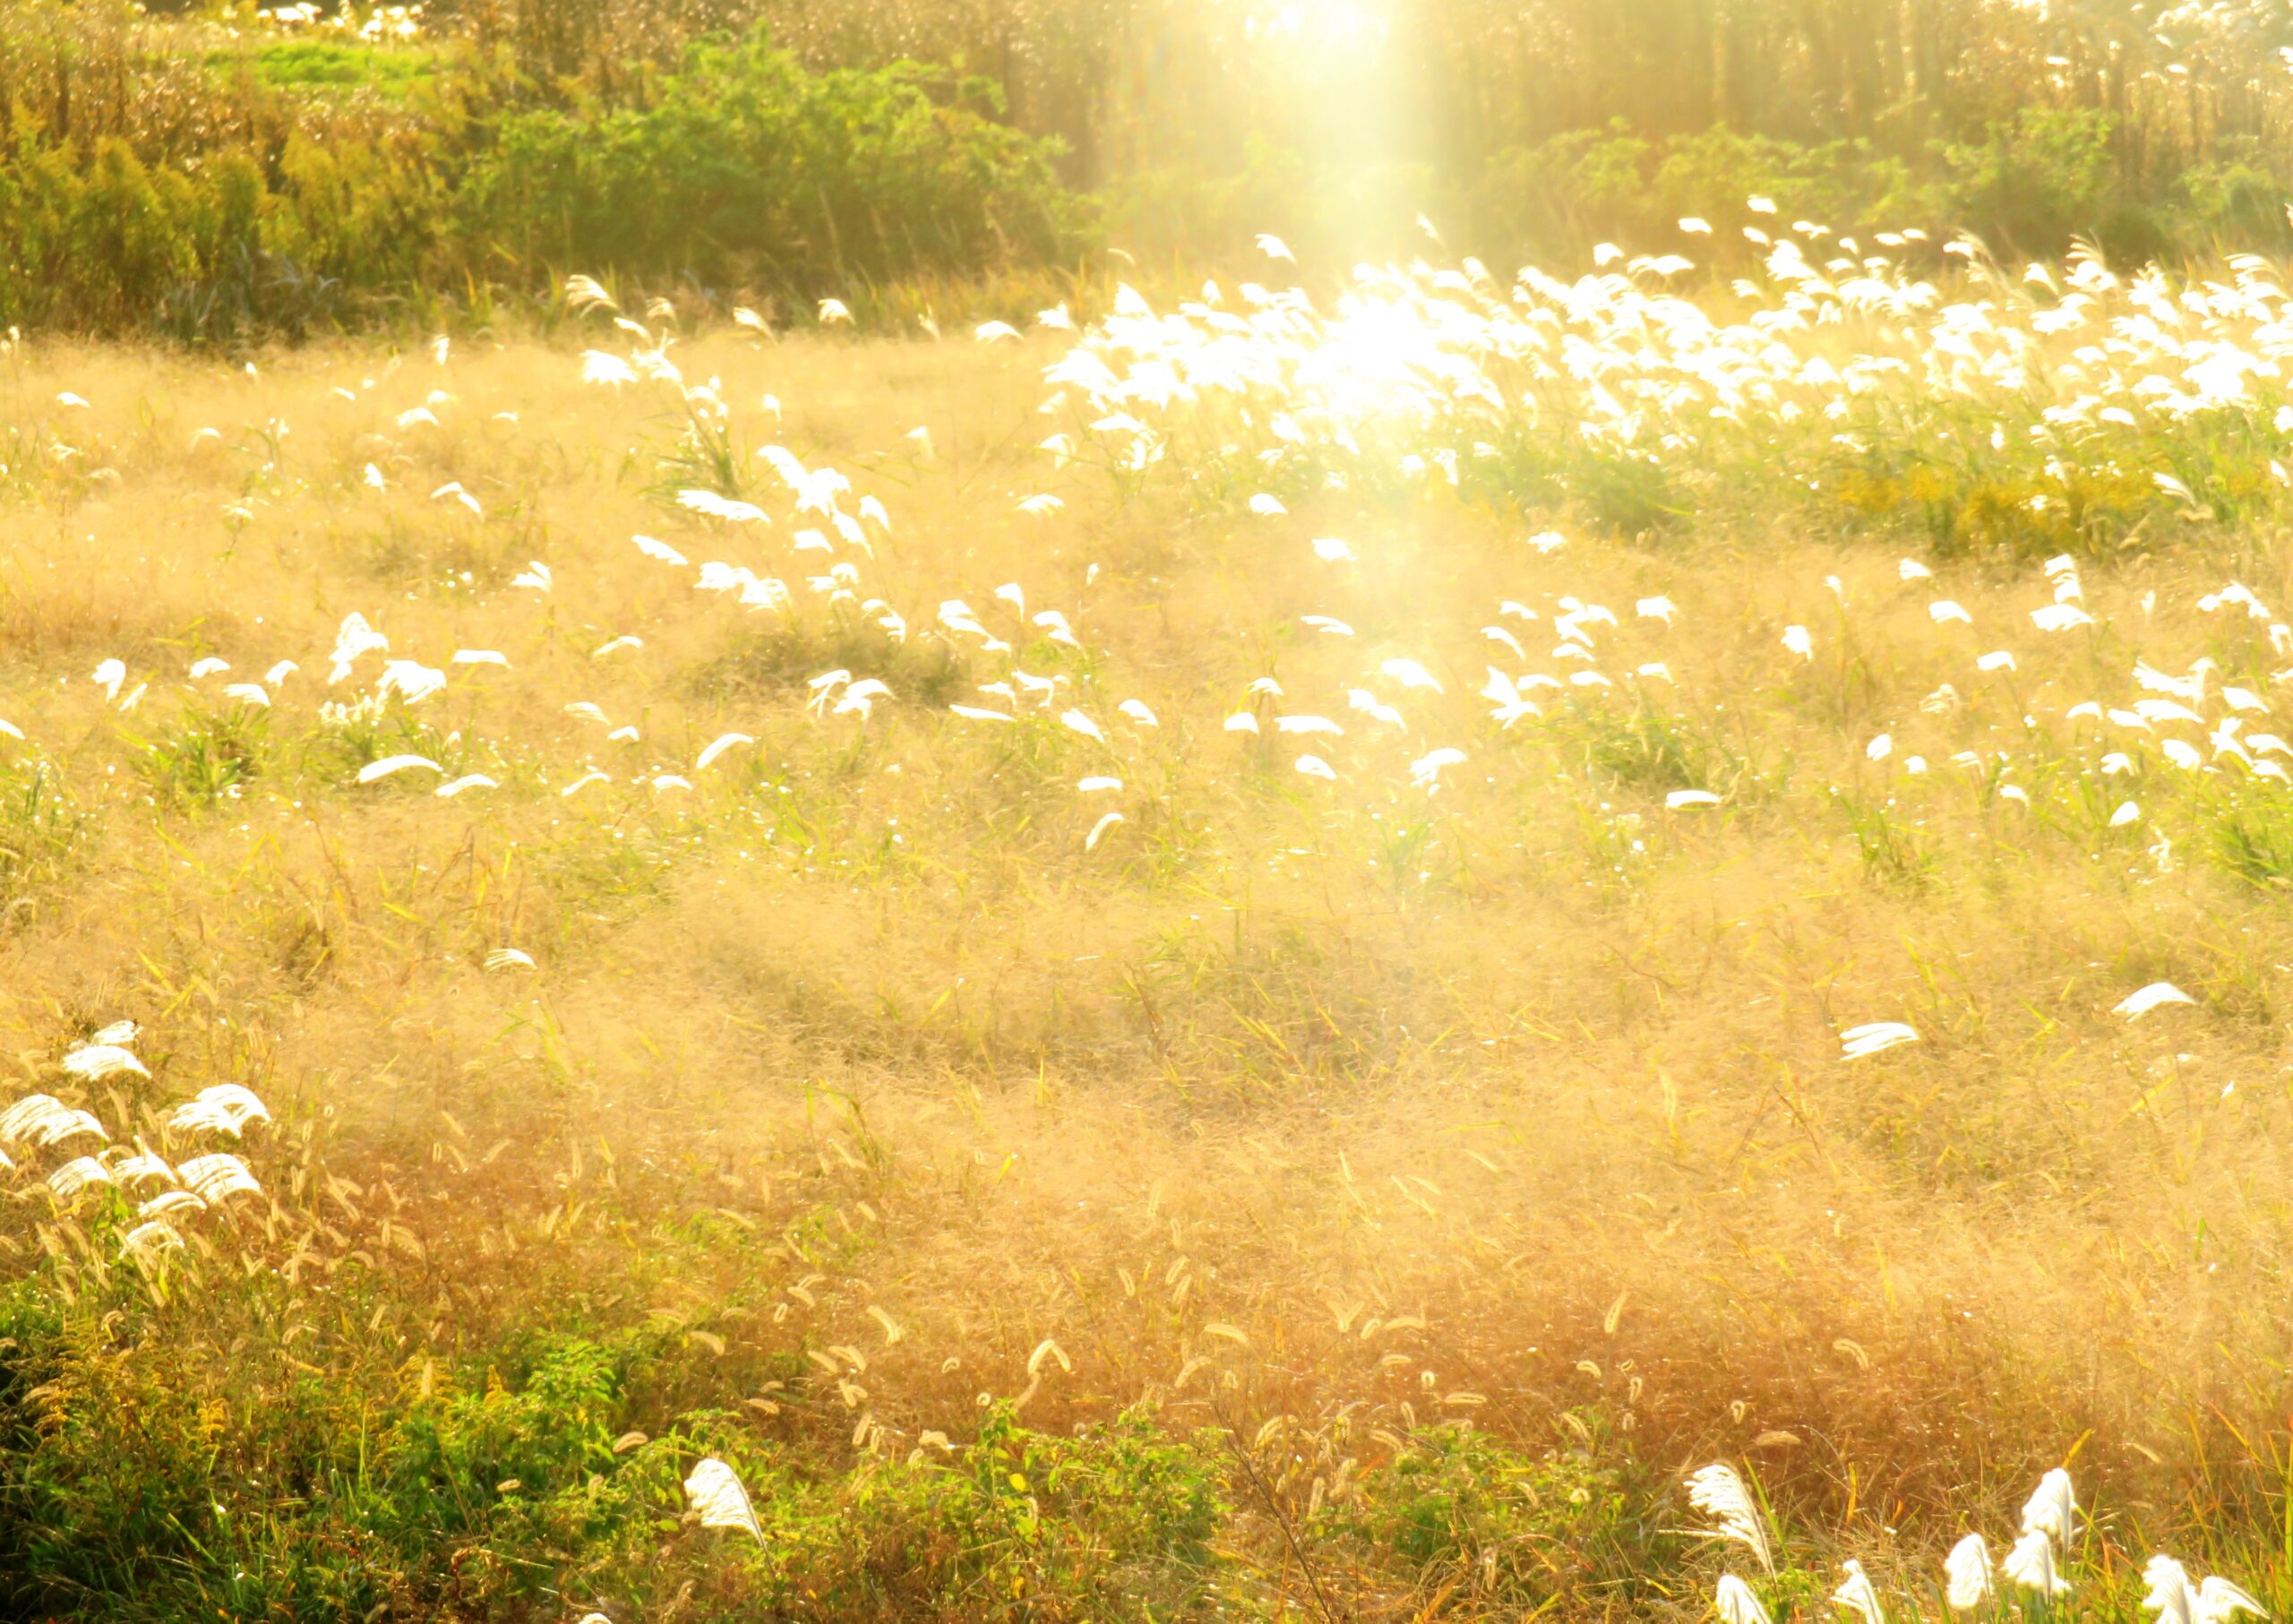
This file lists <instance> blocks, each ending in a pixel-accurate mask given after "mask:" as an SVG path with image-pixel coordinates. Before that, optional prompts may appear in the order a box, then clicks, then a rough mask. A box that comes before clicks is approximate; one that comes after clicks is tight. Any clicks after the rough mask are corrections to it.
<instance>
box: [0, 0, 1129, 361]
mask: <svg viewBox="0 0 2293 1624" xmlns="http://www.w3.org/2000/svg"><path fill="white" fill-rule="evenodd" d="M994 98H995V91H994V90H993V87H992V85H991V84H989V83H988V82H984V81H978V80H959V79H958V77H957V76H955V75H953V74H950V73H947V72H945V71H942V70H936V69H932V68H928V67H924V66H920V65H917V64H908V63H899V64H891V65H889V66H886V67H883V68H880V69H877V70H860V69H854V70H846V71H838V72H830V73H807V72H805V71H804V70H803V69H802V68H801V67H799V66H798V65H797V64H796V63H795V61H794V58H793V57H791V56H789V55H787V54H786V52H783V51H780V50H777V49H775V48H774V47H772V45H771V44H770V43H769V40H768V39H767V38H766V37H765V36H764V35H763V34H762V33H761V32H759V33H755V34H751V35H750V36H748V37H746V38H745V39H740V40H736V41H721V42H711V41H702V42H699V43H696V44H694V45H693V46H691V47H689V49H687V50H686V51H684V52H683V54H682V55H681V56H678V57H677V58H676V59H675V60H674V61H673V62H672V63H671V64H668V65H666V66H664V67H659V68H652V67H649V66H648V68H646V69H645V71H643V72H642V73H641V74H639V75H637V76H636V77H635V78H634V81H633V82H631V83H630V84H627V85H625V86H623V87H622V88H621V89H620V90H619V91H618V92H617V93H616V94H614V95H613V96H610V97H603V96H597V95H592V94H588V93H577V94H568V95H544V94H541V93H539V92H538V90H537V87H534V86H533V85H532V84H531V83H530V82H528V81H526V80H524V79H522V78H521V77H520V75H519V74H518V73H517V72H516V71H515V69H514V67H512V66H511V64H509V63H508V61H507V60H506V59H502V58H497V57H492V56H487V55H485V54H484V53H482V52H480V51H479V50H478V49H477V47H474V46H472V45H469V44H468V43H466V42H458V43H453V44H451V45H446V46H437V47H418V48H409V49H408V51H405V52H399V51H394V50H390V49H384V48H380V47H366V46H356V45H333V44H329V43H326V42H304V41H291V40H290V41H288V42H286V43H284V44H280V45H271V46H260V47H236V48H229V49H225V48H219V47H205V46H197V45H195V43H194V44H186V43H185V40H184V39H180V38H178V37H177V36H176V35H175V34H172V33H168V32H164V31H159V30H151V29H148V28H145V27H142V26H141V25H139V24H138V23H136V22H135V21H133V20H132V19H130V18H128V17H127V16H126V15H125V14H124V13H111V12H107V11H103V10H94V11H89V12H82V11H81V10H78V9H76V8H62V9H56V8H50V7H44V6H43V7H34V8H29V9H27V10H25V11H22V12H21V13H16V14H14V15H12V16H11V17H10V18H8V19H7V20H5V21H4V22H0V106H4V107H6V109H7V116H6V121H5V127H4V131H0V324H6V325H13V326H20V327H26V328H31V327H39V328H57V327H71V328H82V329H93V330H97V331H132V330H140V329H149V328H156V329H157V330H158V331H160V332H163V333H166V334H168V335H171V336H174V337H176V338H179V339H195V340H228V339H236V338H244V337H251V336H255V335H278V336H285V337H288V338H294V337H299V336H302V335H305V334H308V333H310V332H312V331H318V330H323V329H327V328H332V327H340V326H345V325H356V324H359V323H362V322H374V321H382V322H390V321H391V320H393V319H397V320H401V321H403V320H408V319H422V320H428V319H432V318H434V317H435V316H436V315H437V314H439V310H440V306H441V305H442V302H443V303H455V304H459V305H462V306H463V307H465V308H466V309H468V310H471V311H475V312H477V314H481V315H482V314H484V312H485V310H486V309H487V308H489V307H490V305H491V303H492V301H493V300H494V298H495V297H497V296H502V295H511V296H535V295H541V294H545V292H546V291H547V289H548V288H549V287H550V286H551V283H552V278H553V276H554V274H557V273H560V272H562V271H563V270H564V269H566V268H567V267H569V266H573V265H584V266H590V267H598V268H604V269H605V270H607V271H613V272H618V273H621V274H625V275H628V276H631V277H639V278H644V279H649V280H651V281H652V282H654V283H655V284H657V285H659V286H662V287H674V288H683V289H685V290H687V291H689V292H690V293H691V294H693V295H695V296H698V297H700V299H701V300H702V301H703V302H713V303H715V304H716V305H718V306H719V307H720V308H729V306H730V305H732V304H733V303H735V302H738V300H740V299H748V300H752V301H755V302H757V303H760V304H762V305H767V306H768V307H775V308H786V307H788V306H791V305H793V306H794V307H795V308H798V309H801V310H804V311H809V310H810V308H811V306H812V302H813V301H814V300H816V299H818V298H820V297H821V296H824V295H828V294H830V293H836V294H840V295H842V296H845V297H846V298H855V297H856V296H857V290H862V289H865V288H870V287H872V286H876V285H880V284H888V283H897V282H901V281H906V280H915V279H923V280H927V281H928V280H930V279H941V280H944V281H950V282H952V281H955V280H958V279H968V280H974V281H976V280H979V279H989V280H990V281H992V278H993V277H994V276H995V275H997V274H998V273H1002V272H1008V271H1014V270H1020V271H1032V272H1034V273H1035V275H1036V277H1037V278H1038V281H1039V282H1040V280H1041V279H1042V277H1043V275H1044V274H1045V273H1046V272H1047V271H1055V269H1056V268H1057V267H1059V266H1060V265H1061V264H1064V263H1066V262H1068V261H1069V259H1070V258H1071V256H1072V255H1073V254H1074V253H1076V252H1078V250H1079V248H1080V246H1081V245H1082V243H1083V241H1084V235H1085V226H1086V213H1085V211H1084V210H1083V208H1082V206H1081V204H1080V203H1079V202H1078V200H1076V199H1075V198H1074V197H1072V196H1071V195H1070V194H1069V193H1066V192H1065V191H1063V190H1062V189H1061V187H1060V186H1059V185H1057V183H1056V181H1055V178H1054V177H1053V175H1052V168H1051V159H1052V148H1051V146H1050V145H1049V144H1048V143H1045V142H1037V141H1034V140H1031V139H1029V138H1028V137H1026V136H1024V135H1022V134H1020V133H1018V132H1017V131H1015V130H1013V129H1011V128H1009V126H1008V125H1004V124H1003V123H1001V122H1000V121H999V120H998V118H997V117H996V116H995V115H996V112H997V107H996V104H995V99H994ZM1044 286H1047V284H1044ZM1037 290H1038V291H1041V290H1042V288H1041V287H1039V288H1038V289H1037Z"/></svg>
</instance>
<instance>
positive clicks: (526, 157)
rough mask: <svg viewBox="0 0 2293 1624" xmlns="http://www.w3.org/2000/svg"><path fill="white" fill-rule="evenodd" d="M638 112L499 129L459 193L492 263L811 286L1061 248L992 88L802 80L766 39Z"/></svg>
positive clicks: (1039, 148) (967, 266) (904, 72)
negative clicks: (1000, 121) (495, 258)
mask: <svg viewBox="0 0 2293 1624" xmlns="http://www.w3.org/2000/svg"><path fill="white" fill-rule="evenodd" d="M657 91H658V93H657V98H656V99H654V100H653V101H652V102H651V103H650V104H649V105H648V106H645V107H621V108H610V109H608V108H598V109H596V110H594V111H587V110H584V111H575V112H571V113H568V112H563V111H560V110H557V109H554V108H538V109H535V110H532V111H528V112H521V113H518V114H515V115H513V116H510V117H508V118H505V119H504V120H503V121H502V124H501V125H500V128H499V131H498V141H497V144H496V145H495V146H494V149H493V150H491V151H488V152H486V153H485V154H483V155H482V156H481V157H480V158H479V159H477V161H476V162H475V163H474V164H473V165H472V167H471V168H470V170H469V173H468V176H467V177H466V178H465V179H464V180H463V182H462V184H461V185H460V186H459V189H458V193H457V196H456V200H455V202H456V211H457V214H458V217H459V224H460V226H461V228H462V229H463V230H464V231H466V232H468V233H470V234H471V235H473V236H484V237H485V238H486V239H488V241H489V243H490V245H491V249H492V252H493V253H494V254H496V255H499V256H501V257H502V262H503V268H504V269H505V270H506V271H511V273H512V275H513V276H514V274H515V273H516V272H518V271H524V272H525V273H527V274H528V275H529V274H530V272H531V271H532V270H533V268H535V267H538V266H556V267H563V268H565V269H569V270H570V269H574V268H584V269H589V270H597V269H599V268H608V269H614V270H624V271H637V272H641V273H651V274H654V275H662V274H688V275H691V276H694V277H697V278H699V279H701V280H702V281H704V282H708V283H711V284H716V285H733V286H743V287H761V288H771V289H774V290H777V291H784V292H787V291H814V292H816V291H820V290H823V289H826V288H838V287H842V286H845V285H846V284H847V283H848V282H850V281H851V280H852V279H855V278H857V279H866V280H871V281H881V280H887V279H895V278H898V277H903V276H908V275H913V274H915V273H917V272H919V271H953V272H957V273H976V272H979V271H985V270H987V269H989V268H990V267H992V266H994V265H997V264H1000V263H1002V262H1008V261H1009V260H1012V259H1018V260H1022V261H1030V262H1043V261H1048V260H1053V259H1056V258H1058V257H1059V256H1060V255H1061V254H1062V253H1064V252H1066V250H1067V248H1068V245H1069V242H1070V240H1071V239H1072V237H1073V235H1074V230H1075V227H1076V224H1077V216H1076V214H1075V211H1074V207H1073V204H1072V202H1071V201H1070V200H1069V199H1068V198H1067V197H1066V196H1065V194H1064V193H1061V190H1060V188H1059V186H1058V185H1057V182H1056V180H1055V179H1054V177H1053V176H1052V170H1051V157H1052V151H1051V149H1050V148H1048V147H1047V146H1046V145H1045V144H1044V143H1042V142H1035V141H1031V140H1029V139H1028V138H1026V137H1025V136H1023V135H1021V134H1019V133H1018V132H1016V131H1014V130H1011V129H1009V128H1008V127H1006V126H1005V125H1001V124H998V123H996V122H995V121H994V117H993V115H994V114H996V113H997V112H1000V110H1001V109H1000V107H998V106H997V105H996V102H995V99H994V96H993V93H992V85H990V84H988V83H987V82H984V81H965V82H961V83H957V82H952V81H951V80H950V77H949V75H948V74H946V73H943V72H941V71H939V70H935V69H932V68H928V67H924V66H923V65H921V64H915V63H906V62H903V63H895V64H892V65H891V66H889V67H887V68H883V69H880V70H877V71H875V72H870V73H863V72H858V71H843V72H836V73H824V74H817V75H815V74H811V73H805V72H804V71H803V68H801V67H800V66H799V65H798V64H797V63H796V60H795V58H794V56H791V55H789V54H788V53H787V52H786V51H783V50H779V49H777V48H775V47H772V46H771V44H770V43H769V41H768V39H766V38H765V36H764V35H763V34H761V33H757V34H752V35H751V36H750V37H749V38H748V39H745V40H743V41H742V42H741V43H739V44H737V45H731V46H715V45H702V46H700V47H695V49H694V50H693V52H692V54H691V56H690V58H689V59H688V60H687V62H686V64H685V65H684V68H683V71H682V72H680V73H676V74H674V75H671V76H669V77H666V78H665V79H663V80H662V81H661V82H660V84H659V86H658V87H657Z"/></svg>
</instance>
